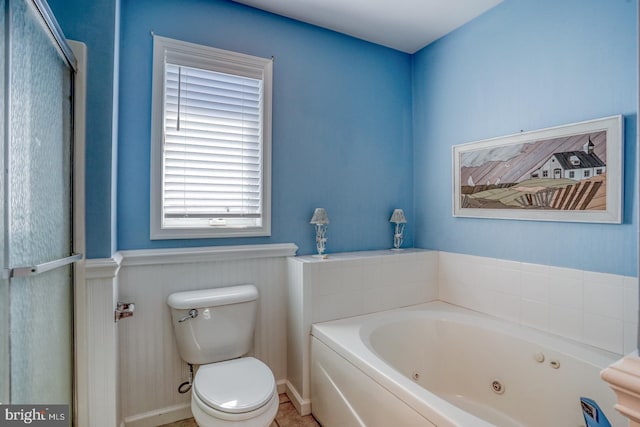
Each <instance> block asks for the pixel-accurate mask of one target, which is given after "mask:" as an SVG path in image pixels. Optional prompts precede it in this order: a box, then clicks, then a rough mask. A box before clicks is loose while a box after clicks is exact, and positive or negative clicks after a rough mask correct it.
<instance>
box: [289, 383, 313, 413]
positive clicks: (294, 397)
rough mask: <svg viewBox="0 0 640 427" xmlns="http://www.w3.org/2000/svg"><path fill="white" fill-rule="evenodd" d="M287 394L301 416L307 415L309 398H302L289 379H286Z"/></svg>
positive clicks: (309, 405) (309, 404) (309, 409)
mask: <svg viewBox="0 0 640 427" xmlns="http://www.w3.org/2000/svg"><path fill="white" fill-rule="evenodd" d="M285 393H287V396H289V399H291V403H293V406H295V408H296V410H297V411H298V413H299V414H300V415H301V416H305V415H309V414H310V413H311V400H309V399H303V398H302V396H300V393H298V390H296V388H295V387H294V386H293V384H291V383H290V382H289V381H286V390H285Z"/></svg>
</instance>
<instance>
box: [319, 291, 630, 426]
mask: <svg viewBox="0 0 640 427" xmlns="http://www.w3.org/2000/svg"><path fill="white" fill-rule="evenodd" d="M312 335H313V337H312V340H311V410H312V413H313V414H314V416H315V417H316V418H317V419H318V421H319V422H320V423H321V424H322V426H323V427H349V426H367V427H378V426H379V427H411V426H431V425H434V426H440V427H445V426H457V427H484V426H493V425H495V426H501V427H515V426H528V427H577V426H584V425H585V423H584V419H583V416H582V412H581V409H580V402H579V398H580V397H581V396H584V397H589V398H591V399H593V400H595V401H596V402H597V403H598V405H599V406H600V407H601V408H602V409H603V410H604V411H605V414H606V416H607V418H608V419H609V421H610V422H611V425H612V426H614V427H618V426H620V427H622V426H626V425H627V422H626V420H625V419H624V418H623V417H622V416H621V415H619V414H618V413H617V412H616V411H615V410H614V409H613V404H614V402H615V396H614V394H613V392H612V391H611V390H610V389H609V388H608V386H607V385H606V383H604V382H603V381H601V380H600V375H599V374H600V371H601V370H602V369H604V368H605V367H607V366H608V365H609V364H611V363H613V362H614V361H616V360H617V359H619V358H620V355H618V354H614V353H608V352H605V351H602V350H598V349H595V348H592V347H588V346H584V345H581V344H578V343H575V342H571V341H569V340H566V339H562V338H560V337H557V336H554V335H550V334H545V333H543V332H540V331H537V330H534V329H531V328H526V327H522V326H518V325H516V324H513V323H509V322H505V321H501V320H498V319H495V318H492V317H489V316H486V315H483V314H479V313H476V312H473V311H470V310H466V309H462V308H460V307H456V306H452V305H450V304H446V303H443V302H431V303H427V304H421V305H416V306H412V307H407V308H404V309H400V310H392V311H385V312H381V313H374V314H370V315H364V316H358V317H353V318H348V319H343V320H335V321H331V322H325V323H318V324H314V325H313V327H312ZM494 381H497V382H498V383H496V384H495V385H494ZM500 386H501V387H502V394H498V393H496V392H495V391H494V390H493V388H494V387H495V388H500Z"/></svg>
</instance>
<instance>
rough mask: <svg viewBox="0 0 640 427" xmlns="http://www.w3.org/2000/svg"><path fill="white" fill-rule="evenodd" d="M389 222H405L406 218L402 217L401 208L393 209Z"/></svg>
mask: <svg viewBox="0 0 640 427" xmlns="http://www.w3.org/2000/svg"><path fill="white" fill-rule="evenodd" d="M389 222H394V223H396V224H406V223H407V218H405V217H404V211H403V210H402V209H394V210H393V214H392V215H391V219H390V220H389Z"/></svg>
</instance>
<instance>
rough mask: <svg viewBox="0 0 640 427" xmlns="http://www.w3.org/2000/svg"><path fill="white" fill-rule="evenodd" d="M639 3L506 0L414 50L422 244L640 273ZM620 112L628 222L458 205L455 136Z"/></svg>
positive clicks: (468, 137) (418, 237)
mask: <svg viewBox="0 0 640 427" xmlns="http://www.w3.org/2000/svg"><path fill="white" fill-rule="evenodd" d="M636 8H637V2H636V1H629V0H609V1H602V0H562V1H557V0H536V1H531V0H529V1H526V0H506V1H505V2H504V3H502V4H501V5H499V6H498V7H496V8H495V9H492V10H491V11H489V12H488V13H486V14H484V15H482V16H481V17H479V18H478V19H476V20H474V21H472V22H471V23H469V24H467V25H465V26H463V27H461V28H460V29H458V30H457V31H455V32H453V33H451V34H449V35H448V36H446V37H444V38H442V39H440V40H439V41H437V42H436V43H433V44H432V45H430V46H427V47H426V48H425V49H423V50H421V51H420V52H418V53H417V54H415V55H414V56H413V102H414V152H415V157H414V187H415V209H416V211H415V216H416V228H415V243H416V246H419V247H425V248H434V249H438V250H443V251H450V252H458V253H467V254H474V255H481V256H489V257H497V258H503V259H511V260H517V261H525V262H532V263H541V264H549V265H556V266H563V267H572V268H580V269H586V270H593V271H600V272H609V273H617V274H625V275H633V276H635V275H636V274H637V259H638V253H637V244H636V239H637V232H638V226H637V209H638V199H637V193H638V188H637V185H636V180H635V176H636V173H637V171H636V168H637V165H636V145H637V141H636V128H637V93H638V88H637V83H636V79H637V71H638V70H637V65H636V64H637V38H636V37H637V36H636V29H637V23H636V17H637V14H636ZM615 114H623V115H624V118H625V121H624V125H625V129H626V132H625V144H626V145H625V150H624V156H625V173H624V185H625V191H624V224H622V225H603V224H578V223H545V222H531V221H509V220H490V219H471V218H453V217H452V214H451V203H452V184H451V174H452V166H451V163H452V162H451V147H452V146H453V145H456V144H461V143H465V142H472V141H475V140H481V139H485V138H490V137H497V136H503V135H509V134H513V133H518V132H520V131H521V130H525V131H528V130H535V129H541V128H545V127H550V126H556V125H562V124H567V123H573V122H578V121H583V120H588V119H594V118H600V117H606V116H610V115H615Z"/></svg>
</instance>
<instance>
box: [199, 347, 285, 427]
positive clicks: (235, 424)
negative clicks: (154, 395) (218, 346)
mask: <svg viewBox="0 0 640 427" xmlns="http://www.w3.org/2000/svg"><path fill="white" fill-rule="evenodd" d="M278 405H279V398H278V392H277V388H276V384H275V380H274V378H273V374H272V373H271V370H270V369H269V368H268V367H267V366H266V365H265V364H264V363H262V362H261V361H259V360H258V359H255V358H253V357H243V358H239V359H233V360H228V361H225V362H218V363H211V364H208V365H202V366H200V368H199V369H198V372H197V373H196V376H195V380H194V383H193V389H192V393H191V412H192V413H193V417H194V418H195V420H196V422H197V423H198V426H199V427H268V426H269V425H271V422H272V421H273V419H274V418H275V416H276V413H277V412H278Z"/></svg>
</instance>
